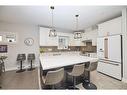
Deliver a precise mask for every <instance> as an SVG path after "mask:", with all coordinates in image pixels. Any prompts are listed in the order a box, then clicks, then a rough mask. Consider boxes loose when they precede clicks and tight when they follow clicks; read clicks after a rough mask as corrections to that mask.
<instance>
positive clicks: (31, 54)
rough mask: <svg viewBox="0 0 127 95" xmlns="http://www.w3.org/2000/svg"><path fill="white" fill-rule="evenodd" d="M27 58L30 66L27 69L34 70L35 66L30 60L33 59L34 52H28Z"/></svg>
mask: <svg viewBox="0 0 127 95" xmlns="http://www.w3.org/2000/svg"><path fill="white" fill-rule="evenodd" d="M27 60H28V61H29V62H30V68H29V69H28V71H32V70H34V69H35V68H33V66H32V62H33V61H34V60H35V54H34V53H30V54H28V57H27Z"/></svg>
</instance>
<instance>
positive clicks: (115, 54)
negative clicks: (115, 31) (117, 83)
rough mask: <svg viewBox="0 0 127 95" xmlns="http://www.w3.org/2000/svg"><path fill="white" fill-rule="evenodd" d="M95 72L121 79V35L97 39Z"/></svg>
mask: <svg viewBox="0 0 127 95" xmlns="http://www.w3.org/2000/svg"><path fill="white" fill-rule="evenodd" d="M97 56H98V58H99V63H98V68H97V71H99V72H101V73H104V74H106V75H109V76H111V77H114V78H116V79H119V80H121V79H122V76H123V74H122V72H123V71H122V70H123V69H122V35H114V36H107V37H100V38H98V39H97Z"/></svg>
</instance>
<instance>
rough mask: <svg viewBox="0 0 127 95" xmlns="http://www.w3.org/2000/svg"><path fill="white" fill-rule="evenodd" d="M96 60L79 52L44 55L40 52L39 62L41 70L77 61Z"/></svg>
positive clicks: (77, 62)
mask: <svg viewBox="0 0 127 95" xmlns="http://www.w3.org/2000/svg"><path fill="white" fill-rule="evenodd" d="M94 60H95V61H97V60H98V59H97V58H91V57H86V56H81V55H79V54H76V55H74V54H61V55H56V56H53V55H50V56H49V55H45V54H40V62H41V65H42V68H43V70H48V69H53V68H58V67H64V66H69V65H74V64H79V63H85V62H89V61H94Z"/></svg>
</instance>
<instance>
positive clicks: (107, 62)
mask: <svg viewBox="0 0 127 95" xmlns="http://www.w3.org/2000/svg"><path fill="white" fill-rule="evenodd" d="M99 62H103V63H106V64H111V65H115V66H119V64H116V63H115V64H114V63H113V62H109V61H101V60H100V61H99Z"/></svg>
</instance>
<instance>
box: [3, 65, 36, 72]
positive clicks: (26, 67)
mask: <svg viewBox="0 0 127 95" xmlns="http://www.w3.org/2000/svg"><path fill="white" fill-rule="evenodd" d="M34 67H38V64H35V66H34ZM28 68H29V66H24V69H28ZM13 70H18V67H17V66H16V67H10V68H6V69H5V71H13Z"/></svg>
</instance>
